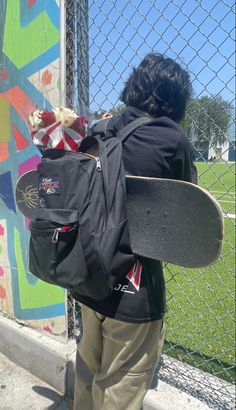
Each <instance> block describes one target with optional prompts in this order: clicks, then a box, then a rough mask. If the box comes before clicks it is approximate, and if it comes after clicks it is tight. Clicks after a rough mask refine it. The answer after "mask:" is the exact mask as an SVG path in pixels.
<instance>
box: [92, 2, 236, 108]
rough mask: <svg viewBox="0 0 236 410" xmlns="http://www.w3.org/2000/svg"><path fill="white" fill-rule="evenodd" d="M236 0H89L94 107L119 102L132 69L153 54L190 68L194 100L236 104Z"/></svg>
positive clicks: (106, 106)
mask: <svg viewBox="0 0 236 410" xmlns="http://www.w3.org/2000/svg"><path fill="white" fill-rule="evenodd" d="M233 7H234V0H220V1H217V0H198V1H197V0H172V1H168V0H145V1H144V0H142V1H140V0H132V1H125V0H90V1H89V44H90V49H89V57H90V109H91V110H97V109H99V108H101V107H103V108H105V109H108V108H110V107H112V106H114V105H116V104H117V102H118V99H119V93H120V91H121V89H122V88H123V85H124V82H125V80H126V79H127V77H128V75H129V73H130V72H131V69H132V67H133V66H136V65H138V64H139V62H140V61H141V59H142V58H143V57H144V56H145V54H147V53H148V52H151V51H156V52H160V53H163V54H166V55H168V56H169V57H171V58H173V59H175V60H176V61H178V62H179V63H181V64H182V65H183V66H184V67H186V68H187V69H188V70H189V72H190V75H191V79H192V82H193V88H194V93H195V96H196V97H197V96H201V95H213V94H215V95H216V94H220V95H222V97H223V98H225V99H226V100H228V101H230V102H232V103H233V104H234V105H235V103H234V95H235V78H234V75H235V68H234V67H235V54H234V53H235V39H234V37H235V14H234V9H233Z"/></svg>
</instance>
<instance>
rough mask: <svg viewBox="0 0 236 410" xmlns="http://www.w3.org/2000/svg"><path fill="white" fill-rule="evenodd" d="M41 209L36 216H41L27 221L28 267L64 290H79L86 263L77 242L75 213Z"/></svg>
mask: <svg viewBox="0 0 236 410" xmlns="http://www.w3.org/2000/svg"><path fill="white" fill-rule="evenodd" d="M41 211H42V210H40V213H38V215H37V216H40V218H42V217H43V219H36V220H34V221H31V223H30V231H31V237H30V247H29V270H30V272H31V273H32V274H33V275H35V276H36V277H38V278H39V279H42V280H43V281H45V282H48V283H51V284H54V285H58V286H61V287H63V288H66V289H68V290H74V291H75V290H79V287H80V285H81V284H82V283H83V282H84V281H85V280H86V277H87V265H86V262H85V259H84V253H83V249H82V244H81V238H80V230H79V221H78V213H77V212H76V211H66V212H65V210H47V209H44V210H43V211H44V212H41ZM47 211H48V212H47ZM60 211H61V212H60ZM49 218H50V220H49ZM76 219H77V220H76Z"/></svg>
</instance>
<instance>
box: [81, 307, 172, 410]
mask: <svg viewBox="0 0 236 410" xmlns="http://www.w3.org/2000/svg"><path fill="white" fill-rule="evenodd" d="M82 320H83V337H82V340H81V341H80V343H79V346H78V351H77V357H76V377H75V395H74V410H140V408H141V406H142V402H143V399H144V396H145V394H146V392H147V390H148V388H149V385H150V382H151V380H152V376H153V374H154V372H155V369H156V366H157V363H158V360H159V358H160V354H161V350H162V346H163V342H164V329H163V321H162V320H156V321H153V322H149V323H141V324H133V323H126V322H121V321H118V320H114V319H110V318H108V317H105V316H103V315H100V314H99V313H96V312H95V311H93V310H92V309H89V308H88V307H86V306H84V305H82Z"/></svg>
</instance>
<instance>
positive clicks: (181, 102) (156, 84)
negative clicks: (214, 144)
mask: <svg viewBox="0 0 236 410" xmlns="http://www.w3.org/2000/svg"><path fill="white" fill-rule="evenodd" d="M191 95H192V85H191V81H190V76H189V74H188V73H187V71H185V70H184V69H183V68H181V67H180V65H179V64H178V63H176V62H175V61H174V60H172V59H171V58H168V57H165V56H163V55H161V54H158V53H150V54H148V55H147V56H146V57H145V58H144V59H143V61H142V62H141V63H140V65H139V66H138V67H137V68H134V69H133V72H132V74H131V75H130V77H129V79H128V80H127V82H126V83H125V87H124V90H123V91H122V93H121V96H120V99H121V101H122V102H123V103H124V104H125V105H126V106H133V107H136V108H139V109H140V110H142V111H144V112H146V113H148V114H149V115H151V116H152V117H161V116H167V117H169V118H171V119H172V120H174V121H176V122H179V121H180V120H181V119H182V118H183V116H184V114H185V108H186V104H187V102H188V100H189V99H190V98H191Z"/></svg>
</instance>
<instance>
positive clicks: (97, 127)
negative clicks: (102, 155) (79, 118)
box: [92, 118, 110, 135]
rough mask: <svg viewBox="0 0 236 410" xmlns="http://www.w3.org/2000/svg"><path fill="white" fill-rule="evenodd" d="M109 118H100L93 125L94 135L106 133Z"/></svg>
mask: <svg viewBox="0 0 236 410" xmlns="http://www.w3.org/2000/svg"><path fill="white" fill-rule="evenodd" d="M109 119H110V118H108V119H106V120H100V121H98V122H97V123H96V124H94V125H93V126H92V135H96V134H101V135H102V134H104V135H106V132H107V127H108V122H109Z"/></svg>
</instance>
